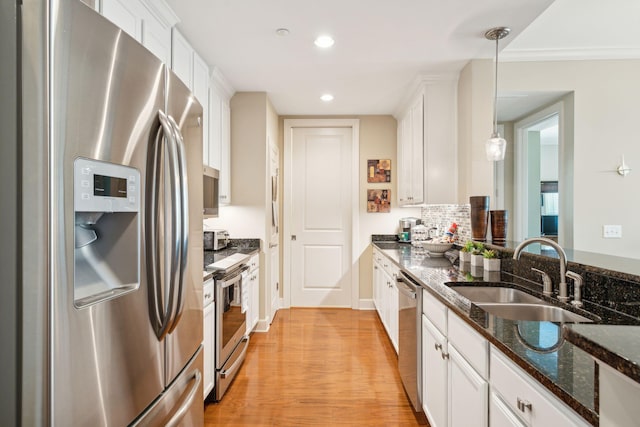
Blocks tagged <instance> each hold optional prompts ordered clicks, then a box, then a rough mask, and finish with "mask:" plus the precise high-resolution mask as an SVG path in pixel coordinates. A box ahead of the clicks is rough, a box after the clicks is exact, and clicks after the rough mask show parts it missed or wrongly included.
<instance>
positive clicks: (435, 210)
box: [421, 204, 471, 244]
mask: <svg viewBox="0 0 640 427" xmlns="http://www.w3.org/2000/svg"><path fill="white" fill-rule="evenodd" d="M470 212H471V207H470V205H469V204H464V205H427V206H425V207H423V208H422V215H421V217H422V223H423V224H424V225H425V226H427V227H429V228H432V227H435V228H437V229H438V231H437V235H442V234H443V233H444V232H445V231H446V230H447V229H448V228H449V226H450V225H451V223H452V222H455V223H456V224H458V241H457V242H458V243H459V244H464V242H465V241H467V240H469V239H471V216H470Z"/></svg>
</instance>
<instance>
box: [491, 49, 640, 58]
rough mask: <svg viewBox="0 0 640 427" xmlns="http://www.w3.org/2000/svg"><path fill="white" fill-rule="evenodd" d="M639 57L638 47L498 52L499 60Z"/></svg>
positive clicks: (639, 50)
mask: <svg viewBox="0 0 640 427" xmlns="http://www.w3.org/2000/svg"><path fill="white" fill-rule="evenodd" d="M606 59H612V60H614V59H640V48H624V47H621V48H580V49H562V48H559V49H523V50H515V51H511V52H510V51H508V50H504V51H502V52H501V53H500V62H527V61H585V60H606Z"/></svg>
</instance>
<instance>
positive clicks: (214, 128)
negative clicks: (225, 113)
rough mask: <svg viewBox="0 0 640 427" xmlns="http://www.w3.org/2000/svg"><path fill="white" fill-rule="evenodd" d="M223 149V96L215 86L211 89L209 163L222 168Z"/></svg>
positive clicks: (213, 166)
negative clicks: (221, 96)
mask: <svg viewBox="0 0 640 427" xmlns="http://www.w3.org/2000/svg"><path fill="white" fill-rule="evenodd" d="M221 150H222V98H220V95H218V93H217V92H216V91H215V89H214V88H211V89H210V90H209V156H208V164H209V166H211V167H212V168H216V169H218V170H220V169H221V166H222V161H221V157H220V156H221Z"/></svg>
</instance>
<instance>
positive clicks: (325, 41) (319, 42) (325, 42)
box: [313, 36, 335, 49]
mask: <svg viewBox="0 0 640 427" xmlns="http://www.w3.org/2000/svg"><path fill="white" fill-rule="evenodd" d="M334 43H335V40H333V38H332V37H331V36H319V37H318V38H317V39H316V40H315V41H314V42H313V44H315V45H316V46H318V47H321V48H323V49H326V48H328V47H331V46H333V44H334Z"/></svg>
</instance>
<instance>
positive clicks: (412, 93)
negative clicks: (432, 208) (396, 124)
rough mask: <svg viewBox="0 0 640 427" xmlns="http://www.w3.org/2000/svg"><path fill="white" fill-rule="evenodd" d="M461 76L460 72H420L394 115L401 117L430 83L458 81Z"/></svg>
mask: <svg viewBox="0 0 640 427" xmlns="http://www.w3.org/2000/svg"><path fill="white" fill-rule="evenodd" d="M459 78H460V73H459V72H450V73H441V74H419V75H418V76H416V78H415V79H413V81H412V82H411V83H410V84H409V87H408V88H407V90H406V91H405V93H404V95H403V96H402V98H401V99H400V102H399V103H398V106H397V107H396V109H395V111H394V112H393V116H394V117H395V118H396V119H400V118H401V117H402V116H403V115H404V113H405V112H406V110H407V108H409V106H410V104H411V102H412V101H413V99H414V98H415V97H416V94H417V93H418V92H419V91H420V90H422V89H423V88H424V87H425V86H427V85H429V84H435V83H440V82H457V81H458V79H459Z"/></svg>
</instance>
